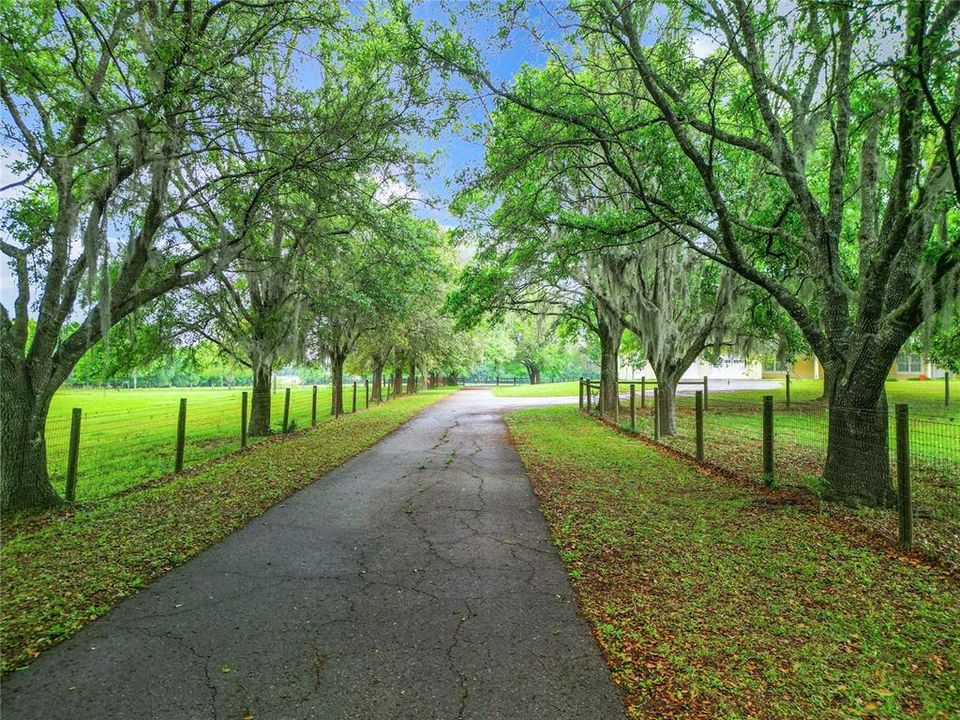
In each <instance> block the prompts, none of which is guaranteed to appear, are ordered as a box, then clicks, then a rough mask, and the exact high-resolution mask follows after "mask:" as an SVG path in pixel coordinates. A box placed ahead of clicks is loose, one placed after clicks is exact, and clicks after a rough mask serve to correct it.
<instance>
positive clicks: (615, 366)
mask: <svg viewBox="0 0 960 720" xmlns="http://www.w3.org/2000/svg"><path fill="white" fill-rule="evenodd" d="M594 309H595V312H596V316H597V329H598V331H599V333H598V334H599V336H600V397H599V398H598V399H597V410H598V411H599V412H600V414H601V415H608V416H614V415H616V413H617V409H618V408H617V405H618V403H619V402H620V396H619V393H620V386H619V384H618V382H617V380H618V379H619V378H618V372H619V355H620V339H621V338H622V337H623V323H622V322H620V318H618V317H617V316H616V314H615V313H613V312H612V311H611V310H610V309H609V308H608V307H607V306H606V304H605V303H603V302H601V301H599V300H594Z"/></svg>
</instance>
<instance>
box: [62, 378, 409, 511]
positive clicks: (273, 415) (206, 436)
mask: <svg viewBox="0 0 960 720" xmlns="http://www.w3.org/2000/svg"><path fill="white" fill-rule="evenodd" d="M404 389H405V386H404ZM124 392H126V391H105V392H104V393H103V395H102V397H99V398H95V400H96V401H95V402H86V403H85V402H84V400H80V399H77V398H75V397H71V398H70V399H69V402H70V403H71V404H77V405H78V406H79V407H80V409H81V415H80V420H79V434H78V440H79V442H78V452H77V462H76V469H75V475H74V478H75V488H76V489H75V495H74V497H73V498H68V499H74V500H76V501H77V502H90V501H97V500H102V499H104V498H107V497H109V496H112V495H116V494H117V493H120V492H123V491H125V490H128V489H130V488H134V487H137V486H140V485H142V484H143V483H146V482H149V481H151V480H153V479H155V478H159V477H163V476H166V475H169V474H170V473H173V472H175V471H176V470H177V465H178V450H179V452H180V453H181V454H182V468H183V469H187V468H190V467H194V466H196V465H199V464H201V463H204V462H207V461H209V460H213V459H215V458H218V457H222V456H224V455H227V454H229V453H232V452H235V451H237V450H240V449H241V447H242V446H243V444H244V443H246V445H248V446H249V445H254V444H256V443H258V442H262V441H263V440H265V439H267V438H270V437H276V436H278V435H282V434H283V433H290V432H293V431H295V430H300V429H304V428H308V427H310V426H312V425H313V424H315V423H317V422H319V421H322V420H323V419H325V418H327V417H329V416H331V415H333V414H334V412H333V411H334V408H333V407H332V396H333V392H332V388H331V386H329V385H327V386H298V387H291V388H279V389H277V390H273V391H270V392H267V393H257V394H254V393H252V392H250V391H243V390H241V389H239V388H231V389H216V390H201V391H198V390H194V389H184V390H183V391H182V392H180V393H178V392H176V391H172V392H166V393H163V394H160V395H158V396H157V397H155V398H149V399H144V396H143V394H140V395H139V396H138V398H139V400H140V401H139V402H131V400H133V398H130V397H124ZM181 394H182V395H183V397H185V398H187V402H186V407H185V413H184V415H185V417H184V420H185V421H184V423H183V433H182V437H181V436H180V433H179V425H180V412H181V411H180V398H179V397H178V395H181ZM373 395H374V394H373V392H372V388H371V386H370V384H369V383H365V382H362V381H361V382H357V383H352V382H351V383H344V385H343V387H342V395H341V397H342V403H343V412H344V414H350V413H352V412H359V411H362V410H363V409H365V408H367V407H369V406H370V405H371V404H373V403H374V402H376V401H375V399H374V397H373ZM244 396H246V401H244ZM381 397H382V401H386V400H387V399H388V395H387V393H386V392H385V391H384V392H383V393H382V396H381ZM389 397H394V395H393V394H391V395H390V396H389ZM90 398H91V396H90V395H88V396H86V400H89V399H90ZM84 404H87V406H88V407H86V408H84V407H83V405H84ZM113 406H119V407H118V408H117V409H114V407H113ZM72 423H73V419H72V416H71V408H69V407H61V408H55V409H54V410H52V411H51V414H50V416H49V417H48V419H47V424H46V432H45V440H46V454H47V470H48V472H49V475H50V479H51V482H52V483H53V485H54V487H55V488H56V489H57V491H58V492H60V493H61V494H62V495H65V496H66V495H67V490H68V487H67V485H68V475H69V473H68V465H69V457H70V446H71V442H70V439H71V425H72ZM244 429H246V432H244Z"/></svg>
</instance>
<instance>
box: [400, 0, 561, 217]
mask: <svg viewBox="0 0 960 720" xmlns="http://www.w3.org/2000/svg"><path fill="white" fill-rule="evenodd" d="M467 5H468V3H467V2H465V1H462V0H454V1H450V0H425V1H424V2H421V3H420V4H419V5H418V6H416V8H415V16H416V17H417V18H418V19H421V20H424V21H426V22H430V21H437V22H441V23H444V24H449V23H451V15H453V16H455V20H453V21H452V22H455V23H456V27H457V28H458V29H459V30H460V31H461V32H463V33H464V34H465V35H467V36H468V37H470V38H472V39H473V40H474V41H475V42H476V44H477V45H478V47H481V48H483V49H484V51H485V52H484V57H485V59H486V62H487V69H488V70H489V72H490V75H491V77H492V78H493V79H494V80H495V81H497V82H500V83H509V82H510V79H511V78H512V77H513V76H514V75H515V74H516V72H517V70H519V69H520V67H521V66H523V65H524V64H528V65H534V66H541V65H543V64H545V63H546V59H547V57H546V55H545V53H544V52H543V50H542V49H541V48H540V47H539V46H538V45H537V43H536V42H535V41H534V40H533V39H532V38H531V37H530V36H529V35H527V34H526V33H524V32H519V31H518V32H513V33H512V34H511V35H510V37H509V38H508V41H507V42H501V41H499V40H496V39H494V38H493V35H494V34H495V32H496V23H495V22H494V21H492V20H491V19H490V18H484V17H477V15H476V14H475V13H470V12H468V8H467ZM489 5H490V6H491V8H492V7H493V6H494V5H495V3H494V2H490V3H489ZM552 5H555V6H556V7H557V8H560V7H562V6H563V5H564V3H562V2H558V1H557V2H542V3H537V2H533V3H531V6H532V8H531V15H532V16H533V17H534V18H535V19H537V20H540V21H541V22H542V24H543V26H544V27H545V28H551V27H552V26H553V21H552V20H551V19H550V18H549V16H548V15H547V14H546V12H545V11H544V10H543V7H550V6H552ZM551 34H552V35H554V36H555V35H556V30H555V29H554V31H553V33H551ZM459 87H461V88H464V89H466V85H465V84H464V83H459ZM490 103H491V100H490V99H489V98H488V99H487V106H488V107H489V105H490ZM467 113H468V115H467V116H466V117H464V118H463V120H464V122H465V123H476V122H480V121H482V120H483V118H484V116H485V114H486V110H485V108H484V103H482V102H481V101H479V100H476V101H474V102H472V103H470V105H469V106H468V107H467ZM420 147H422V148H423V149H425V150H427V151H435V150H437V151H439V152H438V157H437V161H436V165H435V167H434V169H433V173H432V177H429V178H428V177H426V176H421V177H420V178H419V179H418V185H419V186H420V189H421V190H422V191H423V193H424V195H425V196H426V197H431V198H435V199H436V200H438V201H439V205H438V207H436V208H430V207H425V206H424V205H420V207H419V209H418V214H420V215H422V216H424V217H429V218H432V219H435V220H437V221H438V222H439V223H441V224H442V225H446V226H451V225H455V224H456V221H455V220H454V219H453V218H452V217H451V216H450V214H449V212H448V211H447V207H446V205H447V202H448V201H449V200H450V198H451V196H452V193H453V192H454V191H455V189H456V180H455V179H456V176H457V174H458V173H460V172H461V171H463V170H464V169H467V168H471V167H479V166H480V165H482V163H483V146H482V143H481V142H480V141H478V140H477V139H474V138H470V137H468V134H467V133H457V132H454V131H452V130H450V131H447V132H445V133H444V134H443V135H442V136H441V138H440V139H439V140H438V141H437V142H433V141H426V140H422V139H421V140H420Z"/></svg>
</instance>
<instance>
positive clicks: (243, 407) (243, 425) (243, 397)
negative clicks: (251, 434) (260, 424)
mask: <svg viewBox="0 0 960 720" xmlns="http://www.w3.org/2000/svg"><path fill="white" fill-rule="evenodd" d="M246 446H247V393H246V392H242V393H240V447H242V448H245V447H246Z"/></svg>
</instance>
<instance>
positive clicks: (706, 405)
mask: <svg viewBox="0 0 960 720" xmlns="http://www.w3.org/2000/svg"><path fill="white" fill-rule="evenodd" d="M709 383H710V379H709V378H708V377H707V376H706V375H704V376H703V409H704V410H709V409H710V384H709Z"/></svg>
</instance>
